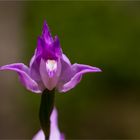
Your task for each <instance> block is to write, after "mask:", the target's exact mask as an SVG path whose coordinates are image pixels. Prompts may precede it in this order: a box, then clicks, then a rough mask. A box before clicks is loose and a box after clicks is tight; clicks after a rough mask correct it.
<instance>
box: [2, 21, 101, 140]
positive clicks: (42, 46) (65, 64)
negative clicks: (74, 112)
mask: <svg viewBox="0 0 140 140" xmlns="http://www.w3.org/2000/svg"><path fill="white" fill-rule="evenodd" d="M0 70H12V71H16V72H17V74H18V75H19V79H20V81H21V83H22V84H23V85H24V86H25V87H26V88H27V89H28V90H30V91H31V92H34V93H38V94H41V104H40V111H39V118H40V124H41V128H42V130H43V131H42V130H41V131H40V132H39V133H38V135H36V137H34V138H33V139H34V140H44V139H49V140H62V139H64V137H63V136H62V135H61V134H60V133H59V131H58V128H57V121H56V120H57V113H56V109H54V96H55V89H57V90H58V92H60V93H61V92H67V91H69V90H71V89H72V88H74V87H75V86H76V85H77V84H78V83H79V82H80V81H81V79H82V76H83V74H85V73H88V72H101V70H100V69H99V68H97V67H92V66H88V65H83V64H77V63H75V64H71V62H70V60H69V59H68V57H67V56H66V55H65V54H64V53H63V51H62V49H61V45H60V42H59V39H58V36H55V37H54V38H53V37H52V36H51V33H50V31H49V27H48V25H47V23H46V21H45V22H44V25H43V31H42V35H41V36H39V37H38V40H37V48H36V49H35V53H34V55H33V57H32V58H31V61H30V64H29V67H28V66H26V65H24V64H23V63H14V64H9V65H5V66H1V67H0ZM50 116H51V117H50Z"/></svg>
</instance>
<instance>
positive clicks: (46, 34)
mask: <svg viewBox="0 0 140 140" xmlns="http://www.w3.org/2000/svg"><path fill="white" fill-rule="evenodd" d="M42 38H43V39H44V40H45V42H46V43H47V44H51V43H52V42H53V38H52V36H51V33H50V31H49V27H48V25H47V22H46V21H44V25H43V30H42Z"/></svg>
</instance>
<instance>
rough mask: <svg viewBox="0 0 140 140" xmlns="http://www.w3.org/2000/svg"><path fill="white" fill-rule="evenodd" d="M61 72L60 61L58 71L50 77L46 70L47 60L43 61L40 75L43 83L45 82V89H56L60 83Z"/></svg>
mask: <svg viewBox="0 0 140 140" xmlns="http://www.w3.org/2000/svg"><path fill="white" fill-rule="evenodd" d="M60 72H61V63H60V62H59V61H58V62H57V68H56V71H55V72H53V76H51V77H50V74H49V72H48V70H47V68H46V62H45V60H43V59H41V63H40V75H41V78H42V81H43V83H44V85H45V87H46V88H47V89H48V90H52V89H53V88H55V86H56V84H57V82H58V78H59V75H60Z"/></svg>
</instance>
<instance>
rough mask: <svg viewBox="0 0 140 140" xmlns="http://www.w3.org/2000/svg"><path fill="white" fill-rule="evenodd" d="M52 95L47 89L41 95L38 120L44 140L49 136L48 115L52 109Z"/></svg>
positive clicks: (52, 92)
mask: <svg viewBox="0 0 140 140" xmlns="http://www.w3.org/2000/svg"><path fill="white" fill-rule="evenodd" d="M54 95H55V92H54V90H52V91H49V90H48V89H45V90H44V91H43V93H42V95H41V103H40V110H39V119H40V125H41V128H42V130H43V132H44V134H45V140H48V139H49V136H50V115H51V113H52V110H53V107H54V97H55V96H54Z"/></svg>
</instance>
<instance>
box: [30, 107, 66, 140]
mask: <svg viewBox="0 0 140 140" xmlns="http://www.w3.org/2000/svg"><path fill="white" fill-rule="evenodd" d="M50 120H51V127H50V137H49V140H64V139H65V138H64V135H63V134H62V133H60V132H59V129H58V123H57V110H56V108H54V109H53V111H52V113H51V117H50ZM32 140H45V135H44V133H43V131H42V130H39V131H38V133H37V134H36V135H35V136H34V137H33V139H32Z"/></svg>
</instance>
